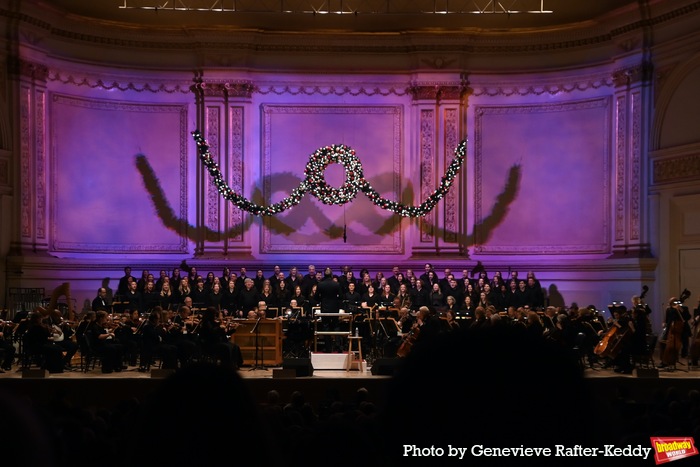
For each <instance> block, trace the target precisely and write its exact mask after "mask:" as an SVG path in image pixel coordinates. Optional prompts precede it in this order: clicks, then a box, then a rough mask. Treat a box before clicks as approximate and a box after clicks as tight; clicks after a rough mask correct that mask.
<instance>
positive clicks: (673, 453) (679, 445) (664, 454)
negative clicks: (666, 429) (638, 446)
mask: <svg viewBox="0 0 700 467" xmlns="http://www.w3.org/2000/svg"><path fill="white" fill-rule="evenodd" d="M651 446H652V447H653V448H654V453H655V454H654V460H655V461H656V465H659V464H665V463H666V462H671V461H676V460H678V459H685V458H686V457H690V456H695V455H697V454H698V448H697V447H695V439H694V438H692V437H688V438H651Z"/></svg>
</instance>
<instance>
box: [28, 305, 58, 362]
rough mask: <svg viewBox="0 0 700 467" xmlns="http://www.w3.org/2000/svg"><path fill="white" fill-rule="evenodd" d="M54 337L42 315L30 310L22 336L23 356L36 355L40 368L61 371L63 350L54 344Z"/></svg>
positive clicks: (30, 356)
mask: <svg viewBox="0 0 700 467" xmlns="http://www.w3.org/2000/svg"><path fill="white" fill-rule="evenodd" d="M54 338H55V337H54V332H53V330H52V328H51V327H50V326H49V325H48V324H47V323H46V322H45V321H44V317H43V315H42V314H41V313H40V312H38V311H34V312H32V314H31V315H30V316H29V327H28V329H27V332H26V333H24V337H23V339H24V353H25V357H26V358H32V357H38V358H39V359H40V360H39V362H40V363H41V365H42V368H44V369H45V370H47V371H48V372H49V373H63V350H62V349H61V348H60V347H59V346H58V345H56V344H55V342H54ZM26 363H28V362H26Z"/></svg>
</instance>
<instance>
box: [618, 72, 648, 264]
mask: <svg viewBox="0 0 700 467" xmlns="http://www.w3.org/2000/svg"><path fill="white" fill-rule="evenodd" d="M651 71H652V69H651V65H650V64H648V63H642V64H640V65H638V66H636V67H632V68H627V69H624V70H619V71H617V72H615V73H614V74H613V83H614V85H615V110H614V111H615V123H614V127H613V128H614V131H615V136H614V137H615V145H614V147H615V154H614V160H615V192H614V196H615V198H614V199H615V203H614V211H613V212H614V236H613V245H612V250H613V256H622V257H625V256H633V257H646V256H649V254H650V246H649V238H648V237H649V228H648V226H647V225H646V224H645V223H646V222H647V220H646V218H645V214H644V213H646V204H647V201H646V188H645V184H644V183H643V182H642V181H643V180H644V179H645V171H644V167H645V164H644V163H643V161H644V160H645V159H646V153H647V147H648V145H647V139H646V137H645V135H646V133H647V132H646V129H647V128H648V126H649V110H648V107H649V105H650V103H651V98H650V92H651V76H652V73H651Z"/></svg>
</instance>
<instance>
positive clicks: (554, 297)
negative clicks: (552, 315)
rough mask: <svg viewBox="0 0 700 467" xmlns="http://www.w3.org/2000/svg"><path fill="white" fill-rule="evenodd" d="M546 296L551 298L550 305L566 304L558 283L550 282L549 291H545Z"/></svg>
mask: <svg viewBox="0 0 700 467" xmlns="http://www.w3.org/2000/svg"><path fill="white" fill-rule="evenodd" d="M545 297H547V298H548V299H549V305H550V306H566V302H565V301H564V296H563V295H562V294H561V293H560V292H559V288H558V287H557V285H556V284H549V291H548V292H547V293H545Z"/></svg>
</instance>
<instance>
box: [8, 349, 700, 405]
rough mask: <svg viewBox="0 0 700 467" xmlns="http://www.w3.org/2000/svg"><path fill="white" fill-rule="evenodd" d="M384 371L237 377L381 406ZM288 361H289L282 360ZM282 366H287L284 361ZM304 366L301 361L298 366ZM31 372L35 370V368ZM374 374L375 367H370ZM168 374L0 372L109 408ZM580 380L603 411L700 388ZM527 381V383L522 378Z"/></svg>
mask: <svg viewBox="0 0 700 467" xmlns="http://www.w3.org/2000/svg"><path fill="white" fill-rule="evenodd" d="M382 360H383V361H381V362H378V364H382V365H385V367H384V368H383V369H381V371H380V372H381V373H383V374H373V373H372V371H371V368H368V369H367V370H366V371H359V370H351V371H344V370H313V374H312V376H298V377H297V376H293V373H294V370H293V369H292V371H291V373H290V370H289V369H288V368H287V370H286V371H285V369H284V368H283V367H271V368H267V369H254V370H252V369H250V368H249V367H243V368H241V369H240V370H239V372H238V373H239V375H240V376H241V377H242V378H243V379H244V380H245V382H246V384H247V385H248V387H249V388H250V391H251V393H252V394H253V396H254V398H255V399H257V400H258V401H259V402H261V403H263V402H265V401H266V398H267V393H268V391H270V390H273V389H274V390H277V391H278V392H279V394H280V397H281V400H282V401H288V400H289V398H290V396H291V394H292V392H294V391H301V392H302V393H303V394H304V395H305V397H306V399H307V400H309V401H318V400H321V399H322V398H324V397H326V396H327V395H328V394H329V392H333V393H334V394H336V395H337V396H339V397H340V398H341V399H343V400H351V399H352V398H353V397H354V394H355V392H356V391H357V390H358V389H359V388H363V387H364V388H366V389H367V390H368V391H369V394H370V397H371V399H372V400H373V401H375V402H377V403H378V404H379V405H380V406H381V402H382V401H383V400H385V398H386V397H388V391H389V382H390V380H391V378H392V376H391V375H390V371H391V370H392V368H391V363H392V362H391V361H390V360H388V359H387V360H386V361H384V359H382ZM286 363H288V362H286ZM285 366H292V365H291V364H290V365H285ZM298 366H303V365H298ZM34 371H36V370H34ZM375 372H377V368H375ZM167 375H168V372H165V371H161V372H160V373H159V372H158V370H156V371H153V372H152V373H140V372H138V371H137V368H135V367H129V369H128V370H126V371H123V372H121V373H112V374H102V373H101V372H100V370H99V369H94V370H91V371H89V372H86V373H84V372H81V371H70V372H65V373H61V374H48V373H46V374H44V376H43V377H38V378H37V377H32V376H35V375H26V376H24V377H23V374H22V372H21V371H19V370H16V369H13V370H12V371H10V372H6V373H3V374H0V389H6V390H11V391H14V392H16V393H17V394H20V395H22V396H26V397H29V398H30V399H31V400H32V401H34V402H36V403H47V402H49V401H50V399H51V398H53V397H56V396H60V397H64V398H67V399H68V400H69V401H70V402H72V403H74V404H76V405H78V406H85V407H103V406H104V407H109V406H111V405H113V404H114V403H116V402H118V401H120V400H126V399H131V398H137V399H141V398H143V397H144V396H146V395H147V394H149V393H150V392H152V391H153V390H154V389H156V388H157V387H158V385H159V384H160V383H161V382H162V380H163V379H162V378H163V377H167ZM585 379H586V381H587V382H589V383H590V390H591V393H592V394H591V395H592V398H593V399H594V400H596V401H597V402H598V404H597V407H599V408H600V409H601V410H605V409H606V408H608V407H609V406H610V405H611V404H614V403H615V401H616V399H617V398H618V396H619V395H621V394H624V395H625V396H626V397H629V398H633V399H635V400H638V401H650V400H652V398H653V396H654V394H655V393H657V392H658V391H664V392H665V391H667V390H668V389H669V388H675V389H676V390H677V391H679V393H680V394H682V395H683V396H685V395H686V394H687V393H688V391H689V390H691V389H700V369H697V368H690V369H689V368H688V367H687V366H685V365H680V364H679V366H678V367H677V369H676V370H674V371H667V370H664V369H661V370H658V376H657V375H656V374H654V371H653V370H652V374H651V375H637V374H631V375H621V374H617V373H614V372H613V371H612V370H609V369H587V370H586V371H585ZM523 383H524V384H527V382H523Z"/></svg>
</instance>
